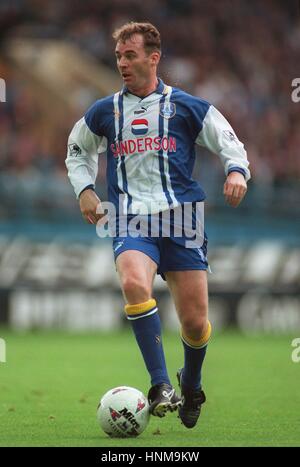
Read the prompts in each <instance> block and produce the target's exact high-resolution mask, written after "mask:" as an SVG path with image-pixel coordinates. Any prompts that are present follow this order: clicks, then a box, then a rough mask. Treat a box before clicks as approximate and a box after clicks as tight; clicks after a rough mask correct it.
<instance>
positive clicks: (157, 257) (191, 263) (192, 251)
mask: <svg viewBox="0 0 300 467" xmlns="http://www.w3.org/2000/svg"><path fill="white" fill-rule="evenodd" d="M113 250H114V256H115V260H116V259H117V257H118V255H119V254H120V253H123V251H127V250H137V251H141V252H142V253H144V254H145V255H147V256H149V257H150V258H151V259H152V260H153V261H154V262H155V263H156V264H157V274H160V275H161V276H162V278H163V279H164V280H165V276H164V273H165V272H167V271H190V270H195V269H198V270H205V271H206V270H207V269H208V262H207V258H206V255H207V236H206V235H205V236H204V241H203V245H202V246H201V247H200V248H187V247H185V246H184V245H183V244H181V242H178V241H176V239H175V238H174V237H142V236H141V237H136V238H134V237H131V236H127V237H115V238H114V240H113Z"/></svg>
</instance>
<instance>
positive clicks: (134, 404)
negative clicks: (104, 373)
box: [97, 386, 150, 438]
mask: <svg viewBox="0 0 300 467" xmlns="http://www.w3.org/2000/svg"><path fill="white" fill-rule="evenodd" d="M149 417H150V413H149V403H148V400H147V398H146V397H145V396H144V394H143V393H142V392H141V391H139V390H138V389H135V388H131V387H128V386H120V387H116V388H113V389H110V390H109V391H108V392H107V393H106V394H104V396H103V397H102V398H101V400H100V403H99V405H98V408H97V419H98V422H99V425H100V427H101V428H102V430H103V431H104V432H105V433H107V434H108V435H109V436H111V437H113V438H130V437H135V436H138V435H140V434H141V433H142V432H143V431H144V430H145V428H146V426H147V425H148V422H149Z"/></svg>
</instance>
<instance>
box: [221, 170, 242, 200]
mask: <svg viewBox="0 0 300 467" xmlns="http://www.w3.org/2000/svg"><path fill="white" fill-rule="evenodd" d="M246 191H247V183H246V180H245V178H244V176H243V175H242V174H241V173H239V172H230V174H229V175H228V176H227V178H226V182H225V183H224V191H223V193H224V196H225V199H226V202H227V203H228V204H229V205H230V206H232V207H233V208H237V207H238V205H239V204H240V202H241V201H242V199H243V198H244V196H245V194H246Z"/></svg>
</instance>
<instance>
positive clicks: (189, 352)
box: [181, 341, 207, 389]
mask: <svg viewBox="0 0 300 467" xmlns="http://www.w3.org/2000/svg"><path fill="white" fill-rule="evenodd" d="M182 342H183V347H184V368H183V372H182V378H181V381H182V384H183V386H185V387H187V388H190V389H200V388H201V370H202V364H203V361H204V358H205V354H206V349H207V345H206V346H205V347H202V348H201V349H193V348H192V347H189V346H188V345H187V344H186V343H185V342H184V341H182Z"/></svg>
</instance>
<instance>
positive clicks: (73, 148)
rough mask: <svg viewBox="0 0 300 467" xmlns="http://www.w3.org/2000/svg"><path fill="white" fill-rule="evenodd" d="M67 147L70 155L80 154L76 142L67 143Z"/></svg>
mask: <svg viewBox="0 0 300 467" xmlns="http://www.w3.org/2000/svg"><path fill="white" fill-rule="evenodd" d="M68 148H69V154H70V156H72V157H77V156H79V155H80V154H81V149H80V147H79V146H77V144H76V143H71V144H69V146H68Z"/></svg>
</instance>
